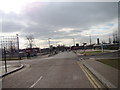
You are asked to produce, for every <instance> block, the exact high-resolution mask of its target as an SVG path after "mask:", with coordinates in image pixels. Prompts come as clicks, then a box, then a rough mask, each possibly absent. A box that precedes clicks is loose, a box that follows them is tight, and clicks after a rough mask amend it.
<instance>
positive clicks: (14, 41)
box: [0, 35, 20, 72]
mask: <svg viewBox="0 0 120 90" xmlns="http://www.w3.org/2000/svg"><path fill="white" fill-rule="evenodd" d="M0 51H1V53H2V55H0V60H2V63H3V65H2V66H5V72H7V61H11V60H18V63H20V60H19V59H20V57H19V37H18V35H16V36H0Z"/></svg>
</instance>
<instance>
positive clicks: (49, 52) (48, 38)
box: [48, 38, 51, 53]
mask: <svg viewBox="0 0 120 90" xmlns="http://www.w3.org/2000/svg"><path fill="white" fill-rule="evenodd" d="M50 39H51V38H48V44H49V53H50Z"/></svg>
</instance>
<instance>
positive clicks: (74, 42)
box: [72, 38, 75, 46]
mask: <svg viewBox="0 0 120 90" xmlns="http://www.w3.org/2000/svg"><path fill="white" fill-rule="evenodd" d="M72 39H73V45H74V46H75V38H72Z"/></svg>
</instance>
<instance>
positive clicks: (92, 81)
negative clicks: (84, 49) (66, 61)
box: [77, 61, 102, 90]
mask: <svg viewBox="0 0 120 90" xmlns="http://www.w3.org/2000/svg"><path fill="white" fill-rule="evenodd" d="M77 63H78V65H79V66H80V68H81V69H82V71H83V72H84V74H85V75H86V77H87V78H88V80H89V81H90V83H91V84H92V86H93V87H94V88H95V89H96V90H102V89H101V86H100V85H99V84H98V83H97V81H96V80H95V79H94V78H93V76H92V75H91V74H90V73H89V72H88V70H87V69H86V68H85V67H84V66H83V65H82V64H81V63H80V62H79V61H77Z"/></svg>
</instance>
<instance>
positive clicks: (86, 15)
mask: <svg viewBox="0 0 120 90" xmlns="http://www.w3.org/2000/svg"><path fill="white" fill-rule="evenodd" d="M16 7H17V6H16ZM8 8H9V7H8ZM0 15H2V20H0V23H1V24H2V34H1V35H3V34H4V35H15V34H17V33H18V34H19V36H20V42H21V45H20V47H21V48H24V47H25V44H26V40H25V36H27V35H33V36H34V38H35V42H36V44H37V46H39V47H41V48H44V47H48V41H47V40H48V38H51V44H53V45H55V44H56V42H57V43H58V44H65V45H68V46H69V45H70V46H71V45H73V40H72V38H75V41H76V42H77V43H80V44H82V43H83V42H87V43H89V35H91V36H92V43H96V38H97V37H99V38H100V40H101V41H102V40H105V41H108V37H109V35H111V36H110V37H111V38H112V33H113V32H114V31H116V30H117V28H118V3H117V2H38V1H36V2H30V3H27V4H26V5H24V7H22V8H21V9H20V10H17V9H15V10H14V9H13V10H9V9H6V10H5V9H1V10H0Z"/></svg>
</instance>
